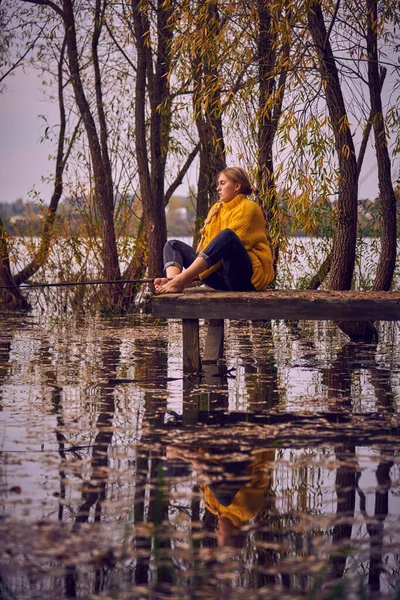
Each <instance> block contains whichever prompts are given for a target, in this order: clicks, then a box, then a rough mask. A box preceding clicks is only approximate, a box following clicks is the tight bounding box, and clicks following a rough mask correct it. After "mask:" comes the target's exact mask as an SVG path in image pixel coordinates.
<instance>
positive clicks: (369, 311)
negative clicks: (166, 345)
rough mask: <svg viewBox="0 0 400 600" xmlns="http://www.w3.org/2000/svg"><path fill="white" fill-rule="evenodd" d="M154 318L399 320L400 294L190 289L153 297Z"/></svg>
mask: <svg viewBox="0 0 400 600" xmlns="http://www.w3.org/2000/svg"><path fill="white" fill-rule="evenodd" d="M152 313H153V316H155V317H165V318H176V319H179V318H185V319H188V318H189V319H193V318H199V319H233V320H245V319H254V320H260V321H262V320H269V319H290V320H335V321H362V320H367V321H397V320H400V292H352V291H346V292H340V291H320V290H318V291H308V290H304V291H297V290H268V291H266V292H216V291H210V290H204V291H198V289H196V290H188V291H187V292H186V291H185V292H183V293H182V294H165V295H162V296H154V297H153V298H152Z"/></svg>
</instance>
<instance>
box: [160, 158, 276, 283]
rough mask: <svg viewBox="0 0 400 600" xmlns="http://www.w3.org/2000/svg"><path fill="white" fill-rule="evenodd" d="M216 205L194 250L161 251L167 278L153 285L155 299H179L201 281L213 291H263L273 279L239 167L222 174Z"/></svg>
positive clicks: (259, 216) (261, 225)
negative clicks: (169, 295)
mask: <svg viewBox="0 0 400 600" xmlns="http://www.w3.org/2000/svg"><path fill="white" fill-rule="evenodd" d="M217 193H218V202H217V203H216V204H214V206H212V207H211V209H210V211H209V213H208V215H207V218H206V220H205V223H204V227H203V229H202V230H201V232H200V233H201V234H202V236H201V239H200V242H199V245H198V247H197V250H195V249H194V248H192V247H191V246H189V245H188V244H185V243H184V242H181V241H179V240H169V241H168V242H167V243H166V244H165V247H164V269H165V274H166V277H160V278H157V279H156V280H155V282H154V283H155V289H156V292H157V293H159V294H166V293H179V292H182V291H183V290H184V288H185V287H186V286H187V285H188V284H189V283H191V282H192V281H193V280H194V279H196V278H197V277H199V278H200V279H201V280H202V281H203V282H204V283H206V284H207V285H208V286H210V287H212V288H214V289H216V290H225V291H227V290H229V291H235V292H244V291H254V290H264V289H265V288H266V287H267V285H268V284H269V283H270V282H271V281H272V279H273V278H274V267H273V255H272V249H271V245H270V242H269V239H268V237H267V229H266V222H265V218H264V215H263V212H262V210H261V208H260V207H259V205H258V204H257V203H256V202H255V201H254V200H251V199H250V198H249V197H248V196H250V195H251V194H252V193H253V188H252V186H251V183H250V181H249V178H248V175H247V173H246V172H245V171H244V170H243V169H241V168H240V167H228V168H226V169H224V170H223V171H221V172H220V174H219V175H218V182H217Z"/></svg>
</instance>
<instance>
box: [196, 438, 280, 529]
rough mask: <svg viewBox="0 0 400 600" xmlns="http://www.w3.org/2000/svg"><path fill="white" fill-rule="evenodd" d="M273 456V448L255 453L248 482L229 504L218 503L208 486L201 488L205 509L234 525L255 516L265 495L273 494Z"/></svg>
mask: <svg viewBox="0 0 400 600" xmlns="http://www.w3.org/2000/svg"><path fill="white" fill-rule="evenodd" d="M274 456H275V454H274V450H264V451H262V452H260V453H258V454H257V455H256V458H255V460H254V461H253V463H252V464H251V465H250V466H249V475H250V481H249V483H248V484H247V485H246V486H244V487H242V488H241V489H240V490H239V491H238V492H237V494H236V495H235V497H234V499H233V500H232V503H231V504H230V505H229V506H223V505H222V504H220V503H219V502H218V500H217V498H216V497H215V495H214V493H213V492H212V491H211V489H210V488H209V487H208V486H206V487H204V488H201V491H202V492H203V497H204V502H205V505H206V507H207V509H208V510H209V511H210V512H211V513H212V514H214V515H218V516H219V517H227V518H228V519H229V520H230V521H231V522H232V523H233V524H234V526H235V527H240V526H241V525H243V523H245V522H246V521H248V520H249V519H252V518H253V517H256V516H257V515H258V513H259V512H260V511H261V510H262V509H263V507H264V505H265V496H266V495H272V494H273V493H272V491H271V484H272V481H271V462H272V461H273V460H274Z"/></svg>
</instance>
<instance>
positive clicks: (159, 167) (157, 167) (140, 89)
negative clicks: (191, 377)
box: [132, 0, 172, 277]
mask: <svg viewBox="0 0 400 600" xmlns="http://www.w3.org/2000/svg"><path fill="white" fill-rule="evenodd" d="M170 13H171V7H170V6H166V5H165V3H163V2H161V0H159V1H158V6H157V34H158V43H157V59H156V68H155V70H154V69H153V57H152V53H151V48H150V46H149V44H148V39H147V36H148V35H149V30H150V25H149V22H148V18H147V14H146V13H145V12H144V11H143V8H142V7H141V2H140V1H139V0H132V18H133V25H134V31H135V38H136V40H135V41H136V51H137V66H136V88H135V126H136V135H135V144H136V154H137V162H138V171H139V184H140V191H141V197H142V204H143V216H144V221H145V227H146V235H147V244H148V275H149V277H157V276H159V275H161V273H162V271H163V268H164V266H163V248H164V244H165V242H166V240H167V225H166V218H165V209H164V178H165V161H166V157H167V154H168V139H169V134H170V119H171V106H170V102H169V86H168V77H167V73H168V69H169V57H168V45H169V42H170V39H171V35H172V34H171V21H170V16H171V15H170ZM146 75H147V84H148V90H149V99H150V109H151V117H150V153H148V150H147V131H146ZM148 154H150V160H149V156H148ZM149 163H150V166H149Z"/></svg>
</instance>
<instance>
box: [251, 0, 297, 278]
mask: <svg viewBox="0 0 400 600" xmlns="http://www.w3.org/2000/svg"><path fill="white" fill-rule="evenodd" d="M273 10H274V9H273V8H271V6H269V5H268V3H266V2H265V0H259V1H258V2H257V14H258V25H259V32H258V81H259V89H260V93H259V106H258V119H257V120H258V175H257V182H258V187H259V189H260V193H261V198H262V203H263V206H264V209H265V212H266V216H267V220H268V226H269V228H270V233H271V237H272V239H273V241H274V242H275V243H274V269H275V272H276V267H277V262H278V255H279V246H278V240H279V239H280V222H279V214H278V194H277V190H276V184H275V175H274V160H273V145H274V140H275V135H276V131H277V128H278V123H279V118H280V116H281V114H282V105H283V97H284V93H285V86H286V76H287V71H286V68H285V66H284V65H285V62H286V59H287V58H288V56H289V54H290V42H289V40H288V39H286V40H284V42H283V45H282V56H281V60H280V62H281V64H282V67H281V68H280V67H278V65H277V47H278V29H277V22H276V20H275V19H274V18H273V15H272V11H273ZM279 16H281V15H279ZM287 16H288V15H287ZM287 16H286V17H287ZM277 71H280V76H279V77H276V75H275V73H276V72H277Z"/></svg>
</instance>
